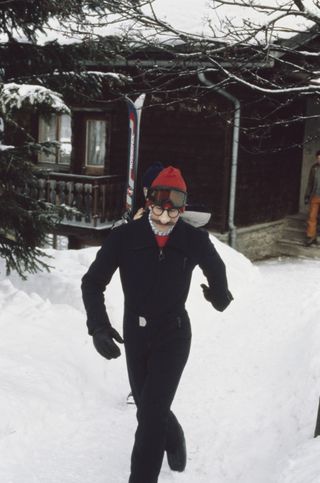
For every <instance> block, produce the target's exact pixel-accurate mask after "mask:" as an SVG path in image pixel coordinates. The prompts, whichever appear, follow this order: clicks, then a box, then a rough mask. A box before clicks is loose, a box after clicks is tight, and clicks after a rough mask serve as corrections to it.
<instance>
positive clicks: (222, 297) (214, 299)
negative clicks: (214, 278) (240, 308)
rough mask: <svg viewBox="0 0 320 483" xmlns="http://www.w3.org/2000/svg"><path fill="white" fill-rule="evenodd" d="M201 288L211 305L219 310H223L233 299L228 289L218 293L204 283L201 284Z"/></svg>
mask: <svg viewBox="0 0 320 483" xmlns="http://www.w3.org/2000/svg"><path fill="white" fill-rule="evenodd" d="M201 288H202V290H203V295H204V298H205V299H206V300H208V302H211V303H212V305H213V307H214V308H215V309H216V310H218V311H219V312H223V311H224V310H225V309H226V308H227V307H228V305H229V304H230V302H231V301H232V300H233V296H232V293H231V292H230V290H227V292H224V293H223V294H219V293H218V292H217V291H214V290H213V289H212V288H210V287H208V286H207V285H205V284H204V283H202V284H201Z"/></svg>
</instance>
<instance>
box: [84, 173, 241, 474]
mask: <svg viewBox="0 0 320 483" xmlns="http://www.w3.org/2000/svg"><path fill="white" fill-rule="evenodd" d="M186 198H187V188H186V183H185V181H184V179H183V177H182V175H181V173H180V171H179V170H178V169H176V168H174V167H172V166H169V167H168V168H165V169H163V170H162V171H161V172H160V174H159V175H158V176H157V177H156V178H155V180H154V181H153V182H152V185H151V188H150V189H149V191H148V195H147V205H148V211H147V213H145V214H144V215H143V216H142V217H141V218H139V219H138V220H136V221H133V222H131V223H127V224H124V225H121V226H119V227H118V228H116V229H114V230H112V232H111V233H110V234H109V236H108V237H107V239H106V241H105V242H104V244H103V245H102V247H101V249H100V250H99V251H98V253H97V256H96V259H95V260H94V262H93V263H92V265H91V266H90V268H89V270H88V271H87V273H86V274H85V275H84V276H83V278H82V294H83V301H84V305H85V309H86V313H87V325H88V331H89V334H90V335H91V336H92V338H93V344H94V347H95V348H96V350H97V351H98V352H99V354H100V355H102V356H103V357H105V358H106V359H113V358H117V357H119V356H120V348H119V346H118V345H117V343H116V342H118V343H122V342H123V339H122V337H121V336H120V334H119V333H118V332H117V331H116V329H115V328H114V327H112V325H111V323H110V320H109V317H108V314H107V311H106V308H105V304H104V295H103V294H104V290H105V288H106V286H107V284H108V283H109V282H110V280H111V278H112V276H113V274H114V272H115V270H116V269H117V268H119V270H120V278H121V283H122V289H123V292H124V320H123V337H124V348H125V354H126V362H127V370H128V376H129V381H130V386H131V389H132V393H133V396H134V400H135V403H136V405H137V421H138V425H137V430H136V433H135V441H134V445H133V450H132V455H131V471H130V477H129V483H157V481H158V476H159V473H160V470H161V466H162V461H163V456H164V454H165V452H166V454H167V460H168V464H169V466H170V468H171V469H172V470H173V471H180V472H181V471H183V470H184V469H185V466H186V461H187V454H186V442H185V436H184V432H183V429H182V427H181V425H180V423H179V422H178V420H177V418H176V416H175V415H174V414H173V412H172V411H171V404H172V401H173V399H174V396H175V393H176V390H177V388H178V385H179V381H180V378H181V375H182V372H183V369H184V366H185V364H186V362H187V359H188V355H189V350H190V343H191V326H190V320H189V317H188V313H187V311H186V309H185V303H186V300H187V296H188V292H189V288H190V282H191V277H192V272H193V269H194V268H195V267H196V266H197V265H199V266H200V268H201V269H202V270H203V273H204V275H205V277H206V279H207V282H208V285H206V284H203V285H202V288H203V294H204V297H205V298H206V299H207V300H208V301H209V302H211V304H212V305H213V307H214V308H215V309H216V310H218V311H223V310H225V309H226V308H227V307H228V305H229V304H230V302H231V300H232V299H233V297H232V295H231V293H230V291H229V289H228V282H227V276H226V268H225V265H224V263H223V261H222V259H221V258H220V256H219V255H218V253H217V251H216V249H215V247H214V245H213V244H212V243H211V241H210V239H209V236H208V233H207V232H205V231H203V230H201V229H198V228H194V227H192V226H191V225H189V224H187V223H185V222H184V221H183V220H182V219H181V216H180V215H181V213H182V212H183V210H184V208H185V205H186Z"/></svg>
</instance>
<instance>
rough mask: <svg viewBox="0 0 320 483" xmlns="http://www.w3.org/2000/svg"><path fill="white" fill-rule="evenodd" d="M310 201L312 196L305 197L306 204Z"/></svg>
mask: <svg viewBox="0 0 320 483" xmlns="http://www.w3.org/2000/svg"><path fill="white" fill-rule="evenodd" d="M309 201H310V196H305V197H304V204H305V205H307V204H308V203H309Z"/></svg>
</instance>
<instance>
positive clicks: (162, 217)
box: [159, 210, 170, 224]
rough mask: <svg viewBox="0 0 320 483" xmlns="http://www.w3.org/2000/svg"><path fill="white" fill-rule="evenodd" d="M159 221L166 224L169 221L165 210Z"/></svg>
mask: <svg viewBox="0 0 320 483" xmlns="http://www.w3.org/2000/svg"><path fill="white" fill-rule="evenodd" d="M159 220H160V221H161V223H163V224H166V223H169V221H170V216H169V215H168V212H167V210H164V211H163V213H162V214H161V215H160V216H159Z"/></svg>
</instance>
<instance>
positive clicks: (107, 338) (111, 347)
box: [92, 327, 123, 359]
mask: <svg viewBox="0 0 320 483" xmlns="http://www.w3.org/2000/svg"><path fill="white" fill-rule="evenodd" d="M92 339H93V345H94V347H95V348H96V350H97V351H98V352H99V354H100V355H101V356H102V357H105V358H106V359H116V358H117V357H119V356H120V355H121V352H120V349H119V347H118V346H117V344H116V343H115V342H114V340H113V339H115V340H116V341H117V342H119V343H120V344H123V339H122V337H121V335H120V334H119V332H117V331H116V329H114V328H113V327H102V328H100V329H97V330H96V331H95V332H94V333H93V334H92Z"/></svg>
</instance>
